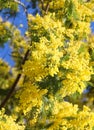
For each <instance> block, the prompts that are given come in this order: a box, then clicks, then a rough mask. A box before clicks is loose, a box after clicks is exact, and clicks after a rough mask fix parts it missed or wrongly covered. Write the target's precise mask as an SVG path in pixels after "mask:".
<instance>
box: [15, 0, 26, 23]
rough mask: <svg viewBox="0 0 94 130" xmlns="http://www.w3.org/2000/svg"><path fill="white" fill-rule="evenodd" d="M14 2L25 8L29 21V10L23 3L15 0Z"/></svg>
mask: <svg viewBox="0 0 94 130" xmlns="http://www.w3.org/2000/svg"><path fill="white" fill-rule="evenodd" d="M14 2H16V3H18V4H19V5H21V6H22V7H23V8H24V12H25V14H26V18H27V21H28V11H27V8H26V6H25V5H24V3H22V2H21V1H19V0H14Z"/></svg>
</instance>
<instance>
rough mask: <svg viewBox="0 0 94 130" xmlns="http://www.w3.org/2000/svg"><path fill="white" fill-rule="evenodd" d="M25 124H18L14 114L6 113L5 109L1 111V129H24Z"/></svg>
mask: <svg viewBox="0 0 94 130" xmlns="http://www.w3.org/2000/svg"><path fill="white" fill-rule="evenodd" d="M24 128H25V127H24V125H21V124H17V123H16V120H15V119H14V118H13V117H12V116H7V115H6V114H4V110H1V111H0V130H24Z"/></svg>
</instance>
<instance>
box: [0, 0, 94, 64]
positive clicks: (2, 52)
mask: <svg viewBox="0 0 94 130" xmlns="http://www.w3.org/2000/svg"><path fill="white" fill-rule="evenodd" d="M22 2H23V3H24V4H25V6H28V5H29V6H32V5H30V3H29V2H26V0H22ZM36 11H39V9H38V8H35V9H32V8H29V9H28V13H30V14H33V15H34V14H35V13H36ZM0 16H1V17H3V18H4V16H3V15H2V13H0ZM5 17H6V16H5ZM9 21H10V22H11V23H14V25H15V26H16V27H17V28H19V29H20V31H21V34H22V35H24V33H25V31H26V30H27V21H26V16H25V13H24V9H23V7H22V6H19V12H18V13H17V14H16V17H15V19H14V18H13V17H12V18H10V19H9ZM20 24H23V27H20ZM91 30H92V32H93V33H94V22H92V23H91ZM11 51H12V50H11V48H10V47H9V43H5V45H4V47H3V48H0V58H2V59H3V60H4V61H6V62H8V63H9V64H10V65H11V66H14V64H15V63H14V61H13V59H12V58H11V56H10V55H11Z"/></svg>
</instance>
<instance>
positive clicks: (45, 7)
mask: <svg viewBox="0 0 94 130" xmlns="http://www.w3.org/2000/svg"><path fill="white" fill-rule="evenodd" d="M41 5H42V10H44V11H45V14H47V13H48V10H49V2H47V4H46V6H44V0H41Z"/></svg>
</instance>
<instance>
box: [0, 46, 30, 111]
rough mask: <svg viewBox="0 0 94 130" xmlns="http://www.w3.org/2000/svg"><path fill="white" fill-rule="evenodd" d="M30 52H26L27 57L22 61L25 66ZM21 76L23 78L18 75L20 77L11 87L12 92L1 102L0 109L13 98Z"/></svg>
mask: <svg viewBox="0 0 94 130" xmlns="http://www.w3.org/2000/svg"><path fill="white" fill-rule="evenodd" d="M29 52H30V50H29V49H28V50H27V51H26V53H25V56H24V58H23V60H22V65H24V64H25V61H26V60H27V58H28V56H29ZM20 69H21V70H22V66H21V68H20ZM21 76H22V74H18V75H17V77H16V79H15V81H14V83H13V84H12V86H11V89H10V91H9V92H8V94H7V95H6V97H5V99H4V100H3V101H2V102H1V105H0V109H1V108H2V107H4V106H5V105H6V103H7V102H8V100H9V99H10V97H11V96H12V94H13V92H14V90H15V88H16V86H17V84H18V82H19V80H20V78H21Z"/></svg>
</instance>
